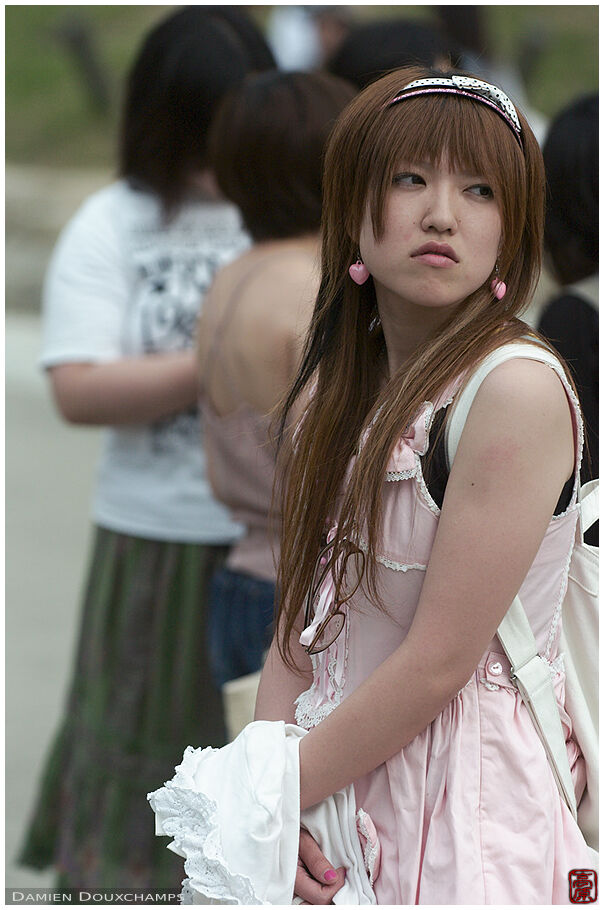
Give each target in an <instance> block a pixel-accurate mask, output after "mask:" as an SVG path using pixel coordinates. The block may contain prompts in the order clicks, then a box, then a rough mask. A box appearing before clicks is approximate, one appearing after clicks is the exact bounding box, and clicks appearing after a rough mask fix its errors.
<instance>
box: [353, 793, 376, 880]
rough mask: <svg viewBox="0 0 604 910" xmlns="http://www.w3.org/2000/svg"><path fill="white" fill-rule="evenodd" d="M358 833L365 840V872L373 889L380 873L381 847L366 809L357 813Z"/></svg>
mask: <svg viewBox="0 0 604 910" xmlns="http://www.w3.org/2000/svg"><path fill="white" fill-rule="evenodd" d="M357 831H358V832H359V834H360V835H361V836H362V837H363V838H364V840H365V843H364V844H363V859H364V861H365V870H366V872H367V875H368V876H369V884H370V885H371V887H372V888H373V885H374V882H375V879H376V878H377V876H378V874H379V871H380V870H379V860H380V854H381V846H380V842H379V840H378V837H377V831H376V830H375V825H374V824H373V822H372V820H371V818H370V816H369V815H367V813H366V812H365V810H364V809H359V811H358V812H357Z"/></svg>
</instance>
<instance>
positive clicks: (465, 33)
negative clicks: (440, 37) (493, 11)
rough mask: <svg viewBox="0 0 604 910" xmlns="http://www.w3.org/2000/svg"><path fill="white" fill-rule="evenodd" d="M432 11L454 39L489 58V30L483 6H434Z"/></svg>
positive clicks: (477, 55) (478, 54)
mask: <svg viewBox="0 0 604 910" xmlns="http://www.w3.org/2000/svg"><path fill="white" fill-rule="evenodd" d="M432 12H433V13H435V14H436V16H437V17H438V20H439V21H440V23H441V25H442V27H443V29H444V30H445V31H446V32H447V34H448V35H450V36H451V39H452V40H453V41H455V42H457V44H459V45H461V47H463V48H465V50H466V51H470V52H471V53H472V54H473V55H475V56H476V57H479V58H480V57H486V58H487V59H488V57H489V41H488V30H487V27H486V21H485V9H484V7H483V6H472V5H471V4H470V5H468V6H449V5H445V6H434V7H433V8H432Z"/></svg>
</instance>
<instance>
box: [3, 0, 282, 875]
mask: <svg viewBox="0 0 604 910" xmlns="http://www.w3.org/2000/svg"><path fill="white" fill-rule="evenodd" d="M272 62H273V61H272V56H271V54H270V51H269V50H268V48H267V46H266V44H265V43H264V41H263V39H262V37H261V35H260V34H259V33H258V32H257V30H256V28H255V27H254V26H253V24H252V22H251V21H250V20H248V19H247V18H246V17H245V16H244V15H242V14H240V13H238V12H237V11H236V10H231V9H229V8H227V7H211V6H208V7H191V8H187V9H184V10H179V11H178V12H176V13H171V14H170V15H168V16H167V18H165V19H163V21H161V22H160V23H159V24H158V25H157V26H156V27H155V28H153V29H152V31H151V32H150V33H149V34H148V35H147V36H146V38H145V40H144V42H143V45H142V47H141V49H140V51H139V53H138V54H137V57H136V60H135V62H134V65H133V68H132V71H131V73H130V76H129V80H128V85H127V90H126V96H125V105H124V115H123V122H122V130H121V136H120V156H119V157H120V160H119V171H120V177H121V179H119V180H117V181H115V182H113V183H112V184H111V185H110V186H108V187H106V188H104V189H103V190H101V191H100V192H99V193H96V194H95V195H94V196H92V197H91V198H90V199H88V200H86V202H85V203H84V204H83V206H82V208H81V209H80V211H79V212H78V213H77V214H76V215H75V216H74V218H73V219H72V221H71V222H70V224H69V225H68V226H67V228H66V229H65V231H64V232H63V234H62V236H61V239H60V241H59V244H58V246H57V249H56V250H55V253H54V255H53V259H52V262H51V265H50V268H49V272H48V276H47V279H46V285H45V292H44V340H43V352H42V363H43V365H44V367H45V368H46V369H47V370H48V375H49V379H50V383H51V386H52V390H53V393H54V396H55V399H56V402H57V405H58V407H59V409H60V411H61V413H62V415H63V416H64V417H65V419H66V420H68V421H69V422H71V423H74V424H97V425H106V426H107V427H108V429H107V431H106V437H105V447H104V451H103V455H102V459H101V463H100V469H99V474H98V482H97V487H96V494H95V500H94V509H93V518H94V523H95V538H94V545H93V551H92V557H91V564H90V569H89V575H88V580H87V586H86V590H85V595H84V605H83V616H82V625H81V630H80V638H79V645H78V653H77V659H76V665H75V672H74V678H73V681H72V684H71V687H70V693H69V700H68V706H67V711H66V716H65V719H64V721H63V723H62V725H61V728H60V730H59V732H58V735H57V737H56V740H55V743H54V745H53V749H52V751H51V754H50V756H49V759H48V763H47V766H46V768H45V773H44V776H43V779H42V787H41V792H40V795H39V797H38V801H37V804H36V807H35V811H34V815H33V819H32V823H31V825H30V827H29V830H28V831H27V834H26V841H25V844H24V847H23V850H22V853H21V856H20V861H21V862H22V863H24V864H26V865H33V866H36V867H39V868H41V867H44V866H46V865H50V864H52V865H54V866H55V867H56V868H57V870H58V874H59V883H60V885H61V886H62V887H72V888H87V889H90V888H100V887H107V888H111V887H118V888H144V889H147V888H171V889H172V888H174V887H175V886H177V885H178V883H179V881H180V870H179V864H178V861H177V859H176V858H175V857H174V856H173V855H171V854H170V853H169V852H168V851H165V850H161V849H158V844H157V842H156V839H155V838H154V837H153V833H152V831H150V830H149V826H148V808H147V806H146V802H145V793H146V792H147V790H148V788H149V784H150V783H151V782H154V781H156V780H157V776H158V775H159V776H164V775H169V774H170V772H171V770H172V767H173V763H172V756H173V755H174V752H175V750H176V751H177V750H178V749H179V748H180V747H184V746H185V745H186V744H187V743H188V742H189V741H190V740H191V737H194V738H195V739H196V740H201V741H203V742H206V743H211V744H212V745H216V746H220V745H222V743H223V742H224V740H225V729H224V720H223V714H222V701H221V698H220V693H219V691H218V690H217V689H216V687H214V686H213V685H212V680H211V675H210V671H209V666H208V660H207V645H206V619H205V605H206V601H207V591H208V587H209V581H210V578H211V576H212V573H213V571H214V569H216V568H217V567H218V566H219V565H221V564H222V561H223V560H224V558H225V556H226V554H227V552H228V547H229V545H230V544H231V543H232V542H233V541H234V540H235V539H236V538H237V536H238V535H239V534H240V533H241V531H242V529H241V527H240V526H239V525H237V524H236V523H235V522H233V521H232V519H231V518H230V516H229V515H228V513H227V511H226V510H225V509H224V507H223V506H222V505H220V504H219V503H218V502H216V501H215V500H214V499H213V497H212V495H211V492H210V489H209V485H208V482H207V478H206V473H205V462H204V456H203V451H202V449H201V447H200V444H199V435H200V425H199V414H198V411H197V369H196V359H195V353H194V351H193V344H194V331H195V325H196V320H197V316H198V312H199V308H200V304H201V302H202V300H203V296H204V293H205V291H206V290H207V288H208V287H209V285H210V282H211V279H212V277H213V274H214V272H215V271H216V270H217V269H218V268H219V267H220V266H221V265H224V264H226V263H227V262H228V261H230V260H231V259H233V258H234V257H235V256H236V255H238V254H239V253H240V252H241V251H242V250H243V249H245V248H246V247H247V245H248V244H249V238H248V237H247V235H246V233H245V231H244V230H243V227H242V224H241V219H240V216H239V213H238V212H237V210H236V209H235V208H234V206H232V205H231V204H230V203H226V202H225V201H223V200H222V199H221V198H220V197H219V194H218V193H217V192H216V189H215V184H214V181H213V177H212V174H211V171H210V169H209V168H208V164H207V155H206V142H207V133H208V130H209V126H210V121H211V118H212V116H213V114H214V111H215V109H216V107H217V105H218V102H219V101H220V100H221V99H222V97H223V95H224V94H225V92H226V91H227V90H228V89H229V88H231V87H232V86H234V85H237V84H239V83H240V82H241V81H242V79H243V78H244V76H245V75H246V73H247V72H249V71H250V70H260V69H267V68H269V67H271V65H272Z"/></svg>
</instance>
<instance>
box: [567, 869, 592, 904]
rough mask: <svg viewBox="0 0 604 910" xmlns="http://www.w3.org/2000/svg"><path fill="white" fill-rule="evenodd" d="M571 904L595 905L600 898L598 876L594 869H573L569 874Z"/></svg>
mask: <svg viewBox="0 0 604 910" xmlns="http://www.w3.org/2000/svg"><path fill="white" fill-rule="evenodd" d="M568 897H569V900H570V902H571V904H593V903H595V901H596V898H597V897H598V874H597V872H596V871H595V870H594V869H571V870H570V872H569V873H568Z"/></svg>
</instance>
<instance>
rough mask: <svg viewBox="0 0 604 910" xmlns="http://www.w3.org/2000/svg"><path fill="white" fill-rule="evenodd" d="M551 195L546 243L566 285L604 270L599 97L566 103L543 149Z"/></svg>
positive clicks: (552, 126)
mask: <svg viewBox="0 0 604 910" xmlns="http://www.w3.org/2000/svg"><path fill="white" fill-rule="evenodd" d="M543 159H544V161H545V175H546V180H547V195H546V208H545V247H546V250H547V253H548V259H549V262H548V264H549V265H550V268H551V269H552V270H553V272H554V274H555V276H556V278H558V280H559V281H560V282H561V284H563V285H566V284H572V283H573V282H576V281H581V279H583V278H587V277H589V275H593V274H595V272H597V270H598V247H599V244H598V184H599V180H598V96H597V94H594V95H587V96H585V97H583V98H580V99H579V100H576V101H574V102H573V103H572V104H569V105H568V106H567V107H565V108H564V110H562V111H561V112H560V113H559V114H558V115H557V116H556V117H555V119H554V121H553V122H552V124H551V126H550V129H549V132H548V134H547V139H546V141H545V145H544V148H543Z"/></svg>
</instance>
